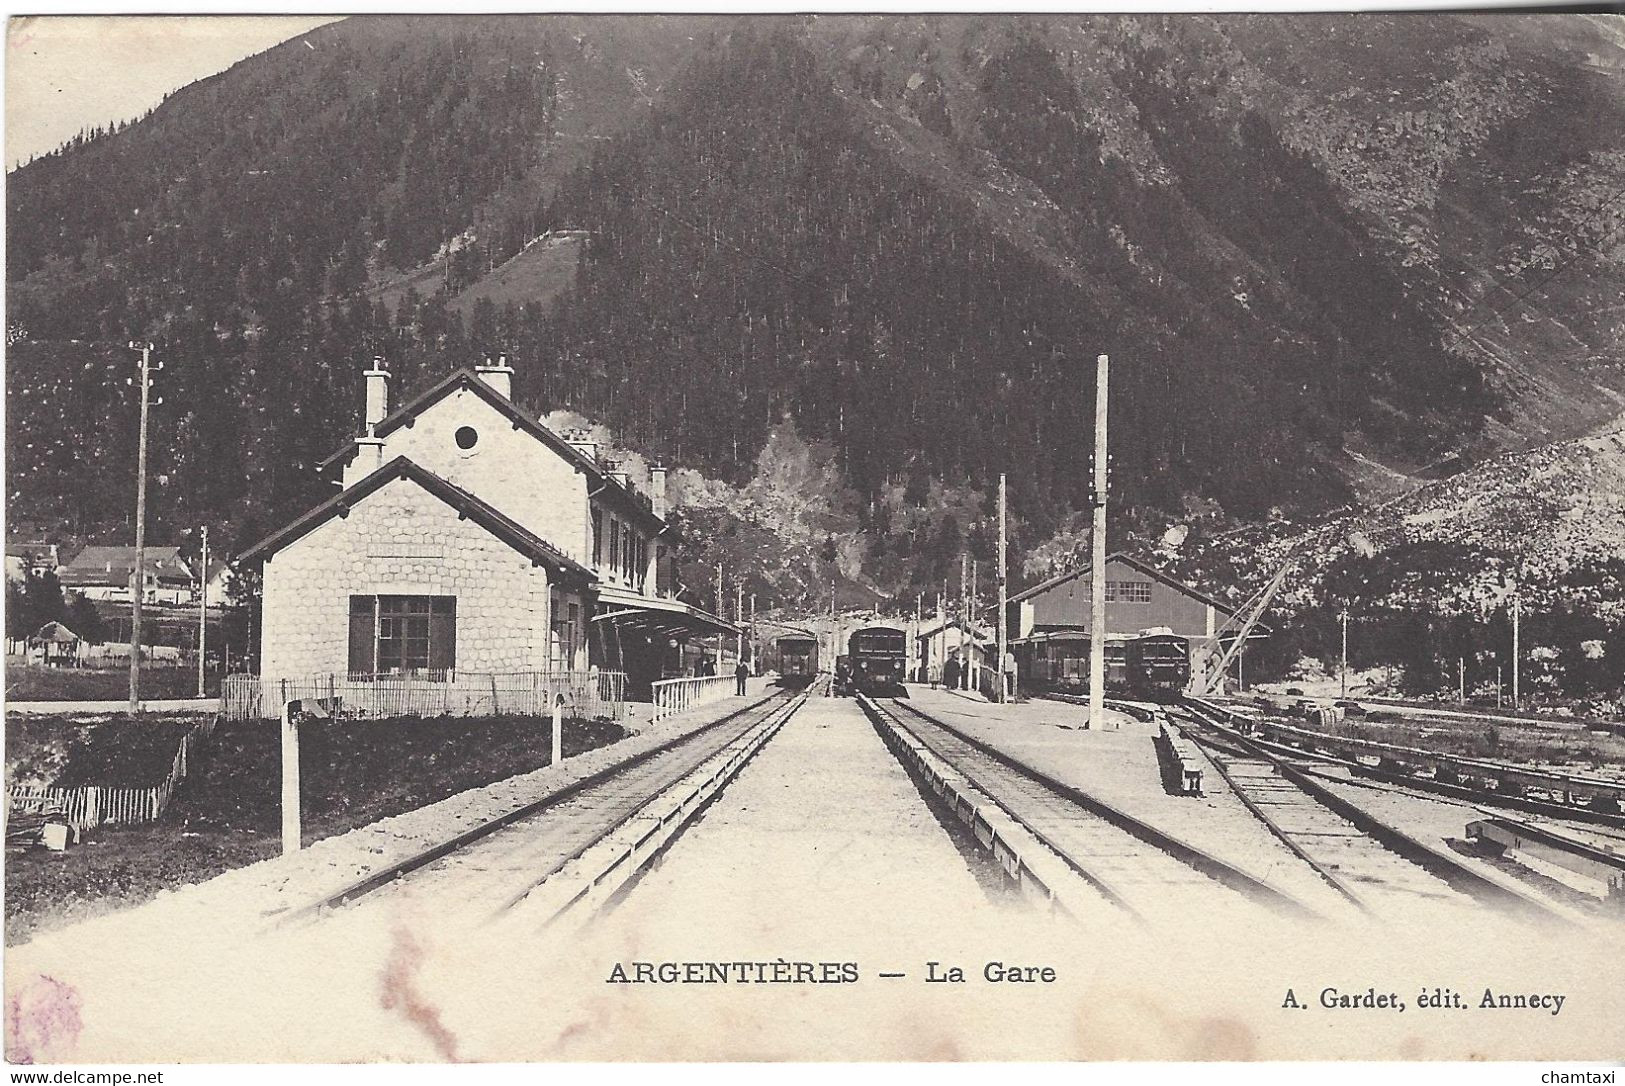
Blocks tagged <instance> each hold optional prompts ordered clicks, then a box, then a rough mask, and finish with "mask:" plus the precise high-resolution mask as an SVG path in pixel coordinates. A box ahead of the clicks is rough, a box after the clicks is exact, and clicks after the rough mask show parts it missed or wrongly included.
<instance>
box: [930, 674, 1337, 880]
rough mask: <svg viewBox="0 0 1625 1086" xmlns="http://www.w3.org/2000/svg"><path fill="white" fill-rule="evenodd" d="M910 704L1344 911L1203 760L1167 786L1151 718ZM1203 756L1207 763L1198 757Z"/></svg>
mask: <svg viewBox="0 0 1625 1086" xmlns="http://www.w3.org/2000/svg"><path fill="white" fill-rule="evenodd" d="M908 692H909V697H908V699H907V700H908V703H909V704H911V705H913V706H914V707H915V708H917V709H919V710H920V711H921V712H924V713H928V714H930V715H931V716H933V717H936V718H937V719H939V720H941V721H943V722H944V723H946V724H951V725H953V726H954V727H956V728H959V729H960V730H961V731H964V732H965V733H966V734H968V735H972V736H975V737H976V738H977V739H980V740H982V741H983V742H985V743H988V744H989V745H991V746H993V747H995V748H997V749H998V750H1001V751H1004V752H1005V753H1007V754H1009V755H1011V756H1012V757H1015V758H1019V759H1021V760H1022V761H1024V762H1026V763H1027V764H1029V765H1031V766H1032V767H1033V768H1035V769H1038V770H1040V771H1042V772H1044V773H1047V774H1049V775H1051V776H1053V777H1054V778H1055V779H1056V780H1059V781H1061V782H1063V783H1065V784H1069V785H1072V786H1073V787H1075V788H1078V789H1081V790H1082V791H1084V792H1087V793H1088V794H1090V795H1092V796H1095V797H1097V798H1099V799H1100V800H1102V801H1104V802H1106V803H1108V804H1110V805H1112V806H1113V807H1116V808H1117V809H1119V810H1121V811H1123V812H1125V813H1127V814H1129V815H1132V816H1133V817H1135V818H1138V819H1140V820H1141V821H1143V822H1147V823H1149V824H1151V825H1152V826H1155V827H1157V828H1158V829H1160V830H1163V831H1164V832H1166V833H1169V834H1171V835H1173V836H1175V837H1178V838H1180V839H1181V840H1183V841H1186V842H1188V843H1189V844H1192V845H1195V846H1196V847H1197V848H1200V849H1202V850H1203V851H1205V852H1208V853H1210V854H1212V855H1214V856H1216V857H1218V858H1220V859H1223V860H1225V861H1227V862H1228V863H1230V864H1232V865H1234V866H1235V867H1238V868H1240V869H1241V870H1243V871H1245V872H1247V873H1248V874H1251V875H1254V876H1256V877H1257V878H1259V879H1262V880H1263V881H1265V882H1268V883H1270V884H1271V885H1272V886H1276V887H1277V888H1279V889H1280V890H1282V891H1284V892H1286V893H1288V894H1292V895H1293V896H1295V897H1297V898H1298V900H1300V901H1302V902H1303V903H1304V904H1306V905H1310V906H1311V907H1315V906H1317V905H1320V904H1324V905H1325V907H1326V908H1327V909H1332V910H1336V911H1338V912H1341V911H1342V910H1343V905H1342V903H1341V901H1340V900H1338V899H1335V898H1334V897H1332V896H1331V891H1330V890H1329V888H1328V887H1327V886H1326V885H1325V884H1324V883H1323V882H1322V881H1321V880H1320V879H1319V878H1318V877H1316V876H1315V875H1314V874H1313V873H1312V872H1311V871H1309V870H1308V869H1307V868H1306V867H1305V866H1304V865H1303V864H1302V863H1301V862H1300V861H1298V859H1297V857H1295V856H1294V855H1293V854H1292V852H1291V851H1290V850H1289V849H1288V848H1287V847H1286V846H1285V845H1283V844H1282V843H1281V842H1280V840H1279V839H1277V838H1276V837H1275V836H1274V835H1273V834H1271V833H1270V831H1269V830H1268V829H1267V828H1266V827H1265V826H1264V825H1263V824H1261V823H1260V822H1259V821H1258V820H1257V819H1256V818H1254V817H1253V815H1252V813H1251V812H1250V811H1248V810H1247V808H1246V806H1245V805H1244V804H1243V803H1242V802H1241V800H1240V799H1239V798H1237V797H1236V795H1235V793H1234V792H1232V791H1231V790H1230V787H1229V785H1228V784H1226V783H1225V780H1224V777H1223V776H1222V775H1221V774H1220V773H1219V771H1218V769H1217V768H1216V767H1214V766H1213V765H1212V764H1211V763H1210V762H1209V763H1208V764H1207V766H1206V770H1207V771H1206V772H1204V773H1203V775H1202V789H1203V794H1202V795H1200V796H1190V795H1181V794H1170V793H1169V792H1168V791H1166V790H1165V789H1164V787H1163V777H1162V768H1161V764H1160V762H1159V761H1158V757H1157V746H1156V739H1157V725H1156V724H1153V723H1142V722H1141V721H1138V720H1135V719H1134V718H1133V717H1131V716H1129V715H1127V714H1126V713H1119V712H1113V711H1111V710H1107V713H1106V715H1107V727H1106V728H1104V729H1102V730H1092V729H1088V728H1086V727H1085V725H1086V724H1087V723H1088V720H1089V710H1088V708H1087V707H1085V706H1082V705H1073V704H1071V703H1069V702H1061V701H1049V700H1047V699H1031V700H1028V701H1023V702H1016V703H1011V704H1005V705H998V704H993V703H989V702H972V701H969V700H967V699H965V698H962V697H958V696H956V695H955V694H952V693H949V692H948V691H945V690H932V689H931V688H930V687H919V686H910V687H909V688H908ZM1203 761H1204V762H1207V759H1206V758H1205V756H1203Z"/></svg>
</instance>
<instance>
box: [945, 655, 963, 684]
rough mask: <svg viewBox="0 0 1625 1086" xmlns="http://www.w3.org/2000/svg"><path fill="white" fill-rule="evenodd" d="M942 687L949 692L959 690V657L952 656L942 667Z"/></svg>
mask: <svg viewBox="0 0 1625 1086" xmlns="http://www.w3.org/2000/svg"><path fill="white" fill-rule="evenodd" d="M942 685H943V688H944V689H947V690H957V689H959V657H958V656H950V657H948V662H947V663H945V664H943V665H942Z"/></svg>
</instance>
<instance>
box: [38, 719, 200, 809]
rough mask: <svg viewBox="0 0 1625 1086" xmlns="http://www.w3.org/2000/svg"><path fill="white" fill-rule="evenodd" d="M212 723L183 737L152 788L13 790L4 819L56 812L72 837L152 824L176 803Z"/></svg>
mask: <svg viewBox="0 0 1625 1086" xmlns="http://www.w3.org/2000/svg"><path fill="white" fill-rule="evenodd" d="M214 725H215V718H214V717H209V718H207V719H205V720H202V721H200V722H198V723H197V724H195V725H193V726H192V727H191V728H190V729H188V730H187V732H186V734H185V735H183V736H181V742H180V746H179V748H178V749H177V750H176V751H175V760H174V761H173V762H172V763H170V767H169V772H168V773H167V774H166V775H165V776H164V779H163V780H162V781H160V782H159V783H157V784H155V785H151V786H149V787H145V788H127V787H110V786H107V785H100V784H87V785H81V786H79V787H78V788H57V787H55V786H49V785H47V786H41V785H14V786H13V787H11V788H8V789H7V790H6V819H7V821H8V822H9V821H10V819H11V817H12V815H14V814H33V813H39V812H43V811H45V810H46V809H48V808H51V807H56V808H59V809H60V810H61V811H62V813H63V815H64V817H65V818H66V820H67V823H68V825H69V826H70V827H72V829H73V830H74V832H75V833H83V832H85V831H86V830H93V829H95V828H96V827H97V826H103V825H109V824H113V825H124V826H128V825H134V824H137V823H141V822H156V821H158V819H159V817H160V816H162V815H163V813H164V808H166V807H168V806H169V801H170V800H171V799H173V798H174V795H175V789H176V788H177V787H178V786H179V785H180V783H181V781H183V780H185V779H186V773H187V767H188V764H189V763H190V761H191V758H192V755H193V751H194V750H195V749H196V747H197V745H198V744H199V743H202V742H204V741H206V740H207V739H208V737H209V735H210V734H211V733H212V732H213V731H214Z"/></svg>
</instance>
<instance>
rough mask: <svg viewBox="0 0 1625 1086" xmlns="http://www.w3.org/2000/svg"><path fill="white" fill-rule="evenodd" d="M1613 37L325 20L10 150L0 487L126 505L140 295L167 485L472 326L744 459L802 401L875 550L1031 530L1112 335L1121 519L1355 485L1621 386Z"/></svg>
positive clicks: (1580, 25) (279, 449)
mask: <svg viewBox="0 0 1625 1086" xmlns="http://www.w3.org/2000/svg"><path fill="white" fill-rule="evenodd" d="M1622 55H1625V54H1622V51H1621V49H1620V48H1619V45H1618V34H1617V30H1616V28H1615V27H1614V25H1613V24H1611V23H1609V22H1606V21H1602V22H1597V21H1593V20H1588V19H1583V18H1579V17H1532V16H1519V17H1512V16H1507V17H1457V16H1448V15H1429V16H1387V15H1381V16H1378V15H1373V16H1338V17H1331V16H1327V17H1304V18H1282V17H1264V16H1249V17H1242V16H1221V17H1212V18H1207V17H1202V18H1197V17H1180V18H1170V17H1105V16H1100V17H1081V18H1080V17H1070V18H1062V17H1044V18H1033V19H1021V20H1016V19H1005V18H981V17H969V16H966V17H925V16H918V17H916V16H908V17H878V16H876V17H857V16H852V17H846V16H842V17H827V16H821V17H808V18H771V19H768V18H755V19H752V18H744V17H692V18H690V17H682V18H675V17H672V18H659V19H641V18H609V17H551V16H550V17H489V18H488V17H480V18H438V19H435V18H422V19H397V18H382V17H379V18H355V19H350V20H346V21H344V22H342V23H338V24H334V25H331V26H328V27H324V28H322V29H320V30H318V31H315V32H313V33H311V34H308V35H305V36H304V37H303V38H301V39H299V40H296V41H293V42H290V43H287V44H285V45H283V46H281V47H278V48H277V49H274V50H271V51H269V52H267V53H265V54H262V55H260V56H258V57H254V58H251V59H249V60H247V61H245V62H243V63H242V64H240V65H238V66H236V67H235V68H233V69H232V70H230V71H228V72H226V73H223V74H222V75H220V76H217V77H215V78H213V79H210V80H207V81H204V82H202V83H199V84H196V85H194V86H192V87H189V88H186V89H185V90H183V91H181V92H178V93H176V94H175V95H173V96H171V98H170V99H169V100H168V101H166V102H165V104H164V105H163V106H161V107H160V108H159V109H158V110H156V111H155V112H154V113H153V114H152V115H151V116H149V117H147V118H145V119H144V120H142V121H140V122H138V123H136V124H132V125H129V126H127V127H122V128H120V129H119V130H118V131H116V132H111V133H101V134H96V135H94V136H92V137H91V138H88V139H86V140H84V141H80V142H76V144H75V145H74V146H71V147H69V148H66V149H65V150H64V151H63V152H61V153H59V154H57V155H53V156H49V157H47V158H44V159H41V160H38V161H36V162H33V163H31V164H29V165H27V166H25V167H23V168H21V169H19V170H17V171H14V172H13V173H12V174H11V175H10V177H9V182H10V183H9V186H8V216H9V218H8V226H9V229H8V242H7V244H8V257H9V263H8V268H9V273H8V274H9V280H8V283H7V294H8V321H9V325H10V327H9V337H8V338H9V339H10V342H11V345H10V349H9V351H8V362H7V366H8V373H7V376H8V391H9V392H10V395H9V396H8V398H7V412H8V417H7V423H8V426H7V441H8V453H9V456H8V462H9V464H10V468H9V477H8V480H7V501H8V508H9V511H10V512H11V514H12V518H13V520H14V522H15V521H21V522H24V523H26V522H28V521H34V522H36V523H39V524H42V525H45V526H46V527H47V528H49V527H51V526H53V525H55V526H58V527H59V530H62V531H66V532H68V533H73V534H78V535H91V534H95V533H97V532H99V531H106V530H108V529H109V528H111V527H113V526H116V525H117V524H118V523H119V522H120V521H121V520H123V519H125V518H127V517H128V513H127V512H126V510H127V509H128V507H129V505H130V501H129V493H130V492H131V491H132V490H133V487H132V484H131V478H132V474H133V467H132V465H133V460H134V457H133V455H132V453H133V445H134V435H133V429H134V412H133V410H132V409H131V408H130V406H129V403H128V401H127V399H125V398H124V397H125V396H126V392H125V386H124V384H123V379H124V378H125V377H126V376H128V374H129V373H130V370H131V360H130V355H129V352H128V351H127V350H125V349H124V347H123V344H124V342H125V341H126V340H128V339H130V338H131V337H133V336H148V337H152V338H154V339H155V340H156V341H157V342H158V343H159V344H160V355H161V356H162V357H163V358H165V360H166V363H167V367H166V370H165V371H164V373H163V375H162V378H161V380H162V382H163V383H164V386H165V387H164V395H165V399H166V402H165V405H164V406H163V407H162V408H159V409H158V415H157V418H158V420H159V423H158V426H157V428H156V429H155V433H156V434H157V435H158V437H157V439H156V440H155V442H154V447H153V456H154V461H155V470H156V471H157V472H158V473H160V474H162V475H165V476H167V478H168V483H167V485H166V486H165V487H164V488H163V489H162V491H161V497H160V498H159V499H158V500H156V501H155V503H154V504H155V510H154V516H155V517H156V518H157V520H158V524H159V530H160V531H162V530H164V526H165V525H178V524H191V523H196V522H199V521H201V520H210V521H213V522H215V523H219V522H220V521H222V520H224V521H227V522H228V523H229V526H230V527H231V528H232V529H233V531H232V533H231V534H232V535H234V536H235V537H236V538H237V539H238V540H239V541H240V540H242V539H243V538H244V537H246V536H248V535H252V534H253V533H254V532H256V531H258V530H260V529H261V528H263V527H264V526H265V525H266V524H267V523H270V522H273V521H276V520H279V519H281V518H283V517H286V516H289V515H291V514H292V513H294V512H296V511H297V510H298V509H300V508H301V507H302V506H304V505H306V504H308V503H309V502H311V501H312V500H314V499H316V498H319V497H321V496H323V494H324V487H325V484H324V483H322V482H321V481H319V480H317V479H315V478H314V476H313V474H312V472H311V470H310V469H311V466H312V465H313V464H314V463H315V462H316V461H317V460H319V459H320V458H321V457H323V456H325V455H326V453H328V452H330V451H331V450H332V449H333V448H334V447H336V445H337V444H338V443H339V442H341V441H343V440H344V439H345V438H346V436H347V435H348V434H349V433H350V432H351V430H352V429H353V427H354V425H355V422H356V417H357V414H358V411H359V395H358V394H357V390H358V376H357V371H358V370H359V369H360V368H361V367H362V365H363V364H364V362H365V361H366V360H367V359H369V358H371V357H372V356H373V355H375V354H382V355H384V356H385V357H386V358H388V359H389V362H390V365H391V368H392V369H393V370H394V371H395V373H396V387H397V389H398V390H400V392H401V393H405V392H407V391H408V390H410V389H411V388H413V387H415V386H417V385H419V384H421V383H423V382H426V381H427V380H429V379H431V378H432V377H433V376H434V375H436V374H438V373H440V372H444V371H445V370H446V369H448V368H450V367H451V366H453V365H456V364H460V363H464V362H467V361H470V360H474V359H477V358H478V357H479V356H481V355H482V354H484V353H486V352H494V351H498V350H501V351H506V352H507V353H508V354H509V355H510V358H511V359H512V360H513V362H514V364H515V366H516V368H517V369H518V371H519V376H518V381H517V386H518V390H519V393H520V395H521V398H523V399H527V400H528V401H530V402H531V404H532V405H533V406H535V407H537V408H539V409H554V408H560V407H568V408H570V409H572V410H575V411H578V412H580V413H581V414H583V415H586V416H588V417H591V418H595V419H598V420H599V421H601V422H603V423H604V424H606V425H608V426H609V427H611V428H612V429H613V430H614V431H615V432H616V433H617V434H618V435H619V436H620V439H621V440H622V442H623V443H624V444H626V445H628V446H630V447H633V448H637V449H639V450H641V451H643V452H645V453H647V454H648V455H650V456H658V457H662V458H666V459H672V460H676V461H678V462H680V463H682V464H684V465H687V466H690V467H694V468H698V469H701V470H703V471H704V472H706V473H707V474H709V475H712V476H714V477H717V478H719V479H727V480H731V481H733V482H735V483H739V484H744V483H746V482H747V481H748V480H749V479H750V477H751V475H752V474H753V472H755V471H756V470H757V464H758V456H759V454H760V453H761V451H762V450H763V449H764V447H767V446H768V444H769V441H770V437H771V436H772V435H773V434H775V433H778V432H780V428H781V424H783V423H785V422H790V423H793V425H794V427H795V429H796V431H797V432H798V433H799V434H801V435H804V436H805V437H806V438H807V439H808V440H811V441H815V442H818V443H820V444H821V445H823V446H827V447H829V448H830V449H832V450H833V452H834V455H835V457H836V460H837V462H838V464H839V465H840V469H841V471H842V472H843V473H844V475H845V478H846V481H847V484H848V485H849V486H850V488H851V493H852V495H853V498H852V500H853V502H854V503H855V504H856V506H857V508H856V509H855V510H853V511H852V512H853V513H854V514H855V516H856V518H857V522H858V524H859V527H858V529H857V530H858V531H859V532H861V533H863V534H865V535H866V536H867V537H869V538H870V539H871V540H873V541H875V544H876V547H877V549H878V550H879V551H881V552H883V553H884V560H883V561H880V562H878V563H877V565H876V568H875V570H874V571H873V572H874V575H875V576H876V577H877V578H879V580H880V581H882V582H884V583H886V584H887V585H888V586H889V587H892V588H895V589H897V590H899V591H901V590H904V589H906V588H907V587H908V586H909V585H910V584H912V585H914V586H925V585H931V584H935V583H937V579H938V578H939V577H940V575H941V572H942V570H943V568H944V567H945V566H946V565H947V564H950V563H953V564H956V560H955V555H954V553H953V547H955V546H956V545H957V541H959V540H961V539H964V538H965V537H967V536H970V537H973V538H976V537H978V533H982V532H983V527H982V526H980V525H979V524H978V523H976V521H977V520H978V519H979V517H980V516H981V513H980V512H978V510H979V509H980V506H981V504H982V503H984V502H985V499H986V497H987V495H988V494H989V493H990V489H989V482H990V479H991V477H992V476H993V475H994V474H995V473H997V472H999V471H1008V472H1010V473H1011V485H1012V503H1013V506H1014V508H1015V510H1016V514H1017V518H1018V523H1019V526H1020V527H1019V531H1020V533H1021V535H1020V538H1018V541H1017V542H1018V546H1020V545H1024V544H1031V543H1034V542H1037V541H1039V540H1042V539H1045V538H1047V537H1048V536H1050V535H1051V534H1052V533H1053V532H1054V531H1055V530H1056V528H1057V526H1059V525H1060V524H1061V523H1062V522H1063V521H1064V519H1065V517H1066V516H1067V514H1068V513H1069V512H1071V511H1072V510H1073V509H1075V508H1078V507H1080V506H1081V504H1082V502H1083V501H1084V499H1085V497H1086V494H1085V490H1084V482H1083V479H1084V470H1083V469H1084V467H1085V463H1086V457H1087V446H1088V440H1087V429H1088V426H1089V424H1090V419H1091V413H1092V404H1093V389H1092V381H1093V378H1092V365H1091V363H1092V360H1093V358H1094V355H1095V354H1096V353H1100V352H1107V353H1110V354H1111V355H1112V356H1113V358H1114V374H1113V387H1112V405H1113V418H1114V424H1115V425H1114V440H1113V449H1114V452H1113V456H1114V476H1113V483H1114V487H1115V488H1116V490H1117V494H1118V498H1119V500H1120V501H1121V502H1122V503H1123V507H1124V509H1125V511H1126V512H1128V513H1129V514H1130V518H1131V519H1130V522H1134V518H1140V519H1143V520H1145V521H1146V522H1148V523H1149V522H1154V521H1157V520H1159V519H1165V518H1166V517H1167V516H1176V515H1179V514H1180V513H1181V512H1182V511H1184V510H1186V509H1189V508H1192V507H1198V506H1199V507H1201V508H1203V509H1209V510H1211V509H1215V508H1216V509H1218V510H1219V511H1220V512H1221V514H1222V515H1223V516H1224V517H1226V518H1231V519H1236V518H1239V519H1243V520H1245V519H1247V518H1251V517H1257V516H1260V515H1262V514H1264V513H1266V512H1267V511H1268V510H1269V509H1271V508H1272V507H1286V508H1291V509H1297V510H1313V509H1317V508H1325V507H1327V506H1331V505H1336V504H1340V503H1342V502H1345V501H1348V500H1350V499H1354V498H1357V497H1359V494H1360V489H1361V485H1362V482H1363V480H1364V479H1366V478H1368V477H1369V470H1368V469H1366V468H1362V467H1360V465H1361V464H1381V465H1386V466H1387V468H1389V469H1393V470H1397V471H1399V472H1400V473H1412V472H1419V471H1420V472H1423V473H1427V472H1432V473H1438V472H1441V471H1448V470H1450V469H1451V467H1452V465H1454V464H1455V463H1456V462H1457V460H1458V458H1460V457H1466V458H1468V459H1477V458H1480V457H1482V456H1485V455H1489V454H1493V453H1494V452H1496V451H1498V450H1499V449H1502V448H1506V447H1514V446H1516V445H1518V444H1520V443H1522V442H1525V441H1528V440H1530V439H1535V438H1541V439H1551V438H1564V437H1572V436H1574V435H1575V434H1577V433H1579V432H1581V431H1582V430H1584V429H1585V428H1587V427H1590V426H1593V425H1595V424H1596V423H1597V422H1598V421H1600V420H1601V419H1602V418H1604V417H1606V416H1607V415H1608V414H1609V413H1610V412H1612V411H1616V410H1617V408H1616V407H1615V406H1614V405H1613V401H1612V400H1611V399H1610V398H1609V395H1608V393H1607V391H1606V390H1608V389H1619V388H1621V387H1625V378H1622V364H1625V363H1622V354H1621V352H1622V348H1621V343H1622V340H1625V336H1622V335H1621V309H1620V306H1619V301H1618V299H1619V297H1620V288H1621V286H1622V284H1625V267H1622V258H1625V248H1622V244H1621V238H1620V236H1619V230H1620V228H1621V226H1622V224H1625V202H1622V201H1621V199H1620V198H1619V194H1620V193H1622V192H1625V155H1622V153H1621V152H1620V150H1619V148H1620V147H1621V146H1625V143H1622V142H1621V136H1622V135H1625V132H1622V130H1625V106H1622V104H1621V78H1620V71H1621V67H1620V63H1621V62H1620V57H1621V56H1622ZM944 487H946V488H948V489H949V490H951V491H952V492H953V493H954V494H955V495H956V497H954V498H953V500H951V501H948V500H943V501H940V502H938V503H937V504H938V506H939V507H940V508H942V509H949V508H953V509H956V510H957V509H964V510H965V512H964V513H963V514H961V513H959V512H955V513H953V514H952V516H951V517H950V519H952V521H953V523H952V524H951V525H950V524H949V523H947V522H946V521H942V522H940V523H939V522H936V521H932V522H930V523H922V522H920V521H919V520H918V517H917V516H915V514H914V513H911V512H910V510H918V509H919V508H920V506H921V503H922V502H923V501H925V500H926V498H927V497H928V496H929V495H932V494H938V495H942V494H944V493H947V491H944V490H943V489H942V488H944ZM940 519H941V518H939V520H940ZM984 534H985V533H984Z"/></svg>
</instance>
